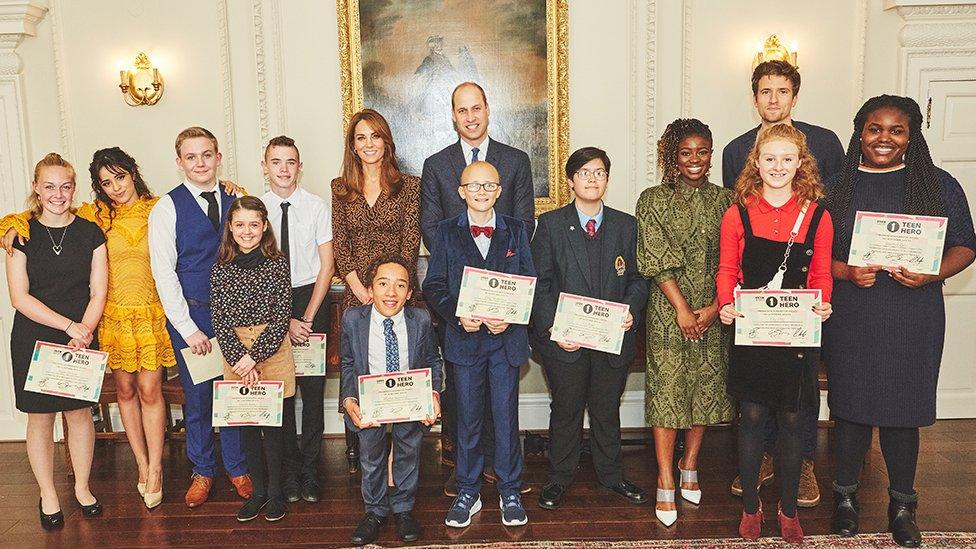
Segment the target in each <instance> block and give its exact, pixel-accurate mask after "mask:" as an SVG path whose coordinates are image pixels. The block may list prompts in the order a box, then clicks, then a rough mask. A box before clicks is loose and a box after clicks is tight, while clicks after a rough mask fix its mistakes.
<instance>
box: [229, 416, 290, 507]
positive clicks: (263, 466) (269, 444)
mask: <svg viewBox="0 0 976 549" xmlns="http://www.w3.org/2000/svg"><path fill="white" fill-rule="evenodd" d="M289 400H293V398H286V399H285V401H286V402H287V401H289ZM241 431H242V438H243V439H244V440H243V442H244V456H245V457H246V458H247V468H248V470H249V471H250V472H251V484H252V486H254V496H256V497H261V496H266V497H269V498H280V497H281V476H282V473H283V466H284V451H285V449H284V441H283V440H282V436H281V435H282V429H281V427H244V428H242V429H241ZM262 450H263V451H262Z"/></svg>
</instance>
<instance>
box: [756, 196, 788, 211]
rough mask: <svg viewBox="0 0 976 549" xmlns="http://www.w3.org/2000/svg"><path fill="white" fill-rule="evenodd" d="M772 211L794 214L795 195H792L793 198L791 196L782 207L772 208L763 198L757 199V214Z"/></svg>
mask: <svg viewBox="0 0 976 549" xmlns="http://www.w3.org/2000/svg"><path fill="white" fill-rule="evenodd" d="M773 210H782V211H784V212H787V213H793V212H795V211H796V210H797V203H796V194H794V195H793V196H791V197H790V199H789V200H787V201H786V204H783V205H782V206H779V207H776V206H773V205H772V204H770V203H769V202H766V199H765V198H762V197H759V212H760V213H764V214H766V213H769V212H771V211H773Z"/></svg>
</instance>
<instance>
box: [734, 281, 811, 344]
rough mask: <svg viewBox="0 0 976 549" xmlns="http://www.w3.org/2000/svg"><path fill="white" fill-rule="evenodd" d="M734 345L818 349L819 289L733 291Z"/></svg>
mask: <svg viewBox="0 0 976 549" xmlns="http://www.w3.org/2000/svg"><path fill="white" fill-rule="evenodd" d="M734 297H735V310H736V311H738V312H739V314H740V315H741V316H740V317H739V318H736V319H735V344H736V345H757V346H775V347H819V346H820V324H821V319H820V316H818V315H817V313H815V312H813V306H814V305H817V304H819V303H820V290H735V292H734Z"/></svg>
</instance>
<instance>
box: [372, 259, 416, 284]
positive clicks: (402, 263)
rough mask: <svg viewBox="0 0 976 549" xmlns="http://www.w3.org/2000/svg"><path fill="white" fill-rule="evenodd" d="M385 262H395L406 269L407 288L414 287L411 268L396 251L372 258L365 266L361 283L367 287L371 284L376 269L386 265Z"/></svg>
mask: <svg viewBox="0 0 976 549" xmlns="http://www.w3.org/2000/svg"><path fill="white" fill-rule="evenodd" d="M387 263H396V264H397V265H399V266H401V267H403V268H404V269H405V270H406V271H407V282H408V283H409V286H408V287H407V289H408V290H412V289H414V287H415V284H414V280H413V277H414V275H413V269H411V268H410V263H408V262H407V259H406V258H405V257H403V256H402V255H400V254H396V253H392V254H383V255H381V256H379V257H377V258H376V259H374V260H373V262H372V263H370V264H369V267H367V268H366V278H365V279H363V285H364V286H366V287H367V288H369V287H370V286H372V285H373V278H374V277H376V271H378V270H379V268H380V266H382V265H386V264H387Z"/></svg>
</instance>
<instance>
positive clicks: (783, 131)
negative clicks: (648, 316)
mask: <svg viewBox="0 0 976 549" xmlns="http://www.w3.org/2000/svg"><path fill="white" fill-rule="evenodd" d="M822 196H823V190H822V187H821V185H820V175H819V173H818V171H817V162H816V160H814V158H813V156H812V155H811V154H810V151H809V150H808V149H807V144H806V138H805V137H804V136H803V134H802V133H801V132H800V131H799V130H796V129H795V128H793V127H792V126H788V125H785V124H778V125H775V126H771V127H768V128H765V129H763V130H761V131H760V132H759V135H758V137H757V138H756V145H755V147H754V148H753V149H752V152H750V153H749V158H748V160H747V162H746V167H745V169H743V170H742V174H741V175H740V176H739V179H738V180H737V181H736V184H735V203H734V204H733V205H732V207H730V208H729V210H728V211H727V212H725V216H724V217H723V219H722V228H721V240H720V245H719V248H720V255H719V268H718V275H717V276H716V280H715V283H716V291H717V294H718V302H719V305H720V306H721V309H720V313H719V317H720V318H721V320H722V323H723V324H726V325H729V324H732V323H733V321H734V320H735V318H737V317H740V316H742V315H741V314H740V313H739V312H738V311H736V310H735V308H734V306H733V301H734V300H733V290H734V289H735V287H736V285H739V286H740V287H742V288H744V289H755V288H765V287H767V285H768V286H769V287H771V289H772V288H777V287H778V288H782V289H799V288H811V289H819V290H820V291H821V304H819V305H816V306H814V308H813V310H814V312H815V313H816V314H818V315H820V317H821V319H822V320H826V319H827V317H829V316H830V310H831V309H830V292H831V289H832V288H833V279H832V278H831V274H830V261H831V255H830V252H831V243H832V241H833V232H834V231H833V226H832V224H831V221H830V214H829V213H827V211H826V210H825V209H824V208H823V207H821V206H819V205H818V204H817V203H816V202H815V200H817V199H818V198H821V197H822ZM798 219H799V220H800V221H799V223H798V222H797V220H798ZM817 351H818V349H813V348H797V347H752V346H739V345H733V346H732V352H731V353H730V357H729V374H728V392H729V394H730V395H731V396H732V397H734V398H735V399H737V400H738V402H739V413H740V424H739V440H738V443H739V474H740V475H741V478H742V503H743V507H744V509H743V511H742V520H741V522H740V524H739V534H740V535H741V536H742V537H743V538H745V539H757V538H758V537H759V535H760V533H761V530H762V518H763V513H762V504H761V502H760V501H759V488H758V482H759V464H760V462H761V460H762V454H763V437H764V425H765V424H766V420H767V418H768V417H769V416H770V415H771V414H775V416H776V421H777V423H778V425H779V438H778V440H777V444H776V448H777V454H778V455H777V459H776V463H777V464H779V466H780V472H779V475H780V479H781V481H782V482H781V484H782V485H781V492H780V509H779V513H778V519H779V525H780V530H781V531H782V534H783V538H784V539H785V540H786V541H787V542H790V543H799V542H800V541H802V540H803V529H802V528H801V527H800V521H799V517H798V516H797V514H796V494H797V489H798V486H799V480H800V466H801V462H802V457H801V448H800V447H801V441H800V433H799V429H798V419H799V414H798V410H799V403H800V402H801V399H804V398H811V397H813V395H815V392H814V391H817V390H818V388H817V385H816V372H817V364H818V363H819V358H818V355H819V353H818V352H817Z"/></svg>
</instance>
